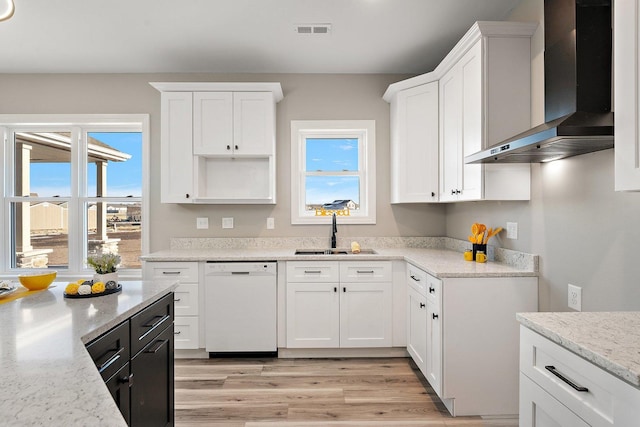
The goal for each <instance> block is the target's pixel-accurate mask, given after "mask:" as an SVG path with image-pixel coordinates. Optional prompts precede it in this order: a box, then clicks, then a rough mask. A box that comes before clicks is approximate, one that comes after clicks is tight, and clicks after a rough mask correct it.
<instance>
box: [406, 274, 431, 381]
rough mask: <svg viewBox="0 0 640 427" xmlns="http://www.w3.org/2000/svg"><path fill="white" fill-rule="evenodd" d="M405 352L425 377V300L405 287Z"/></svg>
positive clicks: (414, 291)
mask: <svg viewBox="0 0 640 427" xmlns="http://www.w3.org/2000/svg"><path fill="white" fill-rule="evenodd" d="M407 288H408V289H407V351H408V352H409V355H411V358H412V359H413V361H414V362H415V363H416V365H417V366H418V368H420V371H421V372H422V374H423V375H424V376H425V377H426V376H427V360H426V359H427V298H426V297H425V296H423V295H420V293H419V292H418V291H416V290H415V289H413V288H412V287H410V286H408V287H407Z"/></svg>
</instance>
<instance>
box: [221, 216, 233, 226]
mask: <svg viewBox="0 0 640 427" xmlns="http://www.w3.org/2000/svg"><path fill="white" fill-rule="evenodd" d="M222 228H233V218H222Z"/></svg>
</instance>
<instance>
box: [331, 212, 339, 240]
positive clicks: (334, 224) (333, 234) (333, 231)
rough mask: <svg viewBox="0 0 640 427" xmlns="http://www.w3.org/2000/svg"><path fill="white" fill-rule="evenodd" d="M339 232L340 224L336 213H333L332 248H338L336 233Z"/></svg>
mask: <svg viewBox="0 0 640 427" xmlns="http://www.w3.org/2000/svg"><path fill="white" fill-rule="evenodd" d="M337 232H338V224H337V223H336V213H335V212H334V213H333V218H332V219H331V249H335V248H336V233H337Z"/></svg>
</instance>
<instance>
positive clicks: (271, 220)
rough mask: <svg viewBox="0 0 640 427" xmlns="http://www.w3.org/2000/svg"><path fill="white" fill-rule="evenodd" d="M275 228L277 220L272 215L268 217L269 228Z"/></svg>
mask: <svg viewBox="0 0 640 427" xmlns="http://www.w3.org/2000/svg"><path fill="white" fill-rule="evenodd" d="M274 228H276V221H275V220H274V219H273V218H272V217H269V218H267V230H273V229H274Z"/></svg>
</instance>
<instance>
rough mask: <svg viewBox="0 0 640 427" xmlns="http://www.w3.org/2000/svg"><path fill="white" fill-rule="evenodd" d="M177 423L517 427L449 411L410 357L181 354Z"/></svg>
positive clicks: (252, 426) (181, 425)
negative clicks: (216, 356) (192, 356)
mask: <svg viewBox="0 0 640 427" xmlns="http://www.w3.org/2000/svg"><path fill="white" fill-rule="evenodd" d="M175 380H176V383H175V384H176V390H175V407H176V423H175V425H176V427H192V426H198V427H201V426H211V427H222V426H224V427H320V426H328V427H369V426H371V427H378V426H380V427H381V426H394V427H396V426H397V427H405V426H406V427H420V426H429V427H434V426H441V427H444V426H447V427H452V426H459V427H474V426H483V427H493V426H500V427H513V426H517V425H518V423H517V420H513V419H494V420H482V419H480V418H479V417H456V418H453V417H451V416H450V415H449V413H448V412H447V410H446V408H445V407H444V405H443V404H442V402H441V401H440V400H439V399H438V397H437V396H436V394H435V392H434V391H433V389H432V388H431V387H430V386H429V383H428V382H426V380H425V379H424V377H423V376H422V374H421V373H419V371H418V370H417V367H416V366H415V364H413V362H412V361H411V359H405V358H389V359H351V358H348V359H276V358H273V359H244V358H237V359H236V358H234V359H224V358H223V359H176V362H175Z"/></svg>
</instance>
